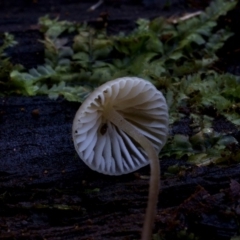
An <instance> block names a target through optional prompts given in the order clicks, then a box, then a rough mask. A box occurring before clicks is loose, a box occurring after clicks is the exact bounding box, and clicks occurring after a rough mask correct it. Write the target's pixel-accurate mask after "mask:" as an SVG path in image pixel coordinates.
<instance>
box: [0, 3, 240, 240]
mask: <svg viewBox="0 0 240 240" xmlns="http://www.w3.org/2000/svg"><path fill="white" fill-rule="evenodd" d="M10 2H11V1H9V3H10ZM196 2H197V1H196ZM94 3H95V1H90V2H87V1H85V2H84V1H83V3H81V4H80V3H78V2H77V1H69V2H67V1H63V4H60V1H59V2H58V1H50V4H49V5H45V4H42V3H41V2H40V1H39V3H37V2H35V1H33V2H31V1H20V2H19V4H16V5H14V6H12V5H11V6H10V5H9V4H8V2H7V1H3V2H2V3H1V4H2V5H1V10H0V31H1V32H6V31H8V32H10V33H12V34H14V35H16V39H17V40H18V41H19V43H20V44H19V45H18V46H17V47H14V48H13V50H9V54H10V56H11V58H12V61H13V62H14V63H21V64H24V65H25V66H26V67H28V68H30V67H34V66H37V65H38V64H42V63H43V61H44V52H43V51H44V49H43V46H42V45H41V44H40V43H39V42H38V39H41V38H42V34H41V33H40V32H39V30H38V26H37V19H38V17H41V16H43V15H45V14H47V13H50V15H51V16H54V17H57V16H59V17H60V18H61V19H68V20H75V21H88V22H90V23H91V24H93V25H94V24H96V22H97V20H96V19H97V17H98V16H99V14H100V13H101V12H102V11H106V10H107V11H109V15H110V16H109V26H108V30H109V31H110V32H112V34H114V33H116V31H126V32H128V31H130V30H131V29H133V27H134V21H135V20H136V19H137V18H138V17H146V18H153V17H156V16H157V15H158V14H159V12H158V10H156V9H154V10H153V9H147V10H146V9H144V8H143V6H142V5H141V4H139V3H138V2H137V1H136V2H134V1H133V2H131V4H130V3H129V4H126V3H123V4H122V5H121V8H119V7H116V6H115V5H114V4H113V5H111V4H110V5H109V6H108V7H106V6H102V7H100V8H99V9H97V11H96V12H93V13H87V12H86V9H88V8H89V7H90V6H91V5H92V4H94ZM133 10H134V11H133ZM171 11H172V13H173V12H174V11H186V9H185V8H183V7H179V5H175V6H174V8H173V9H171ZM121 12H124V13H125V14H121ZM130 13H133V14H130ZM170 13H171V12H169V11H168V12H166V11H164V12H163V13H162V14H165V15H169V14H170ZM235 14H236V13H235ZM234 18H236V15H233V19H234ZM234 26H235V25H233V29H234ZM237 37H239V35H237V34H236V38H237ZM231 41H233V40H230V43H231ZM229 48H230V50H231V51H230V52H232V53H233V54H234V56H235V58H234V60H233V59H232V58H230V57H229V55H227V53H226V51H225V52H221V54H222V56H226V58H224V59H225V60H226V59H228V58H229V59H230V60H229V61H228V62H226V61H222V62H221V63H220V64H219V66H220V67H223V68H224V69H230V70H231V71H234V72H235V73H236V72H237V71H239V61H238V60H237V59H238V57H239V55H238V52H236V51H234V48H233V45H231V47H229ZM222 58H223V57H222ZM239 59H240V58H239ZM78 108H79V104H78V103H70V102H67V101H65V100H63V99H58V100H56V101H53V100H50V99H48V98H47V97H19V96H18V97H14V96H9V97H1V98H0V239H83V240H93V239H96V240H106V239H114V240H121V239H125V240H128V239H129V240H130V239H139V238H140V233H141V228H142V224H143V218H144V214H145V208H146V204H147V196H148V187H149V185H148V176H149V167H145V168H142V169H140V170H139V171H137V172H135V173H131V174H127V175H123V176H118V177H113V176H105V175H102V174H98V173H96V172H94V171H91V170H90V169H89V168H88V167H87V166H86V165H85V164H84V163H83V162H82V161H81V160H80V159H79V157H78V156H77V154H76V153H75V150H74V147H73V142H72V137H71V125H72V121H73V118H74V114H75V112H76V111H77V109H78ZM215 128H216V129H218V130H219V131H221V130H224V129H225V128H228V124H227V123H226V122H224V121H222V120H221V119H219V120H218V119H216V121H215ZM173 130H174V133H179V132H181V133H182V132H184V133H186V134H188V133H189V132H188V131H190V130H189V121H188V120H187V119H185V120H183V121H181V122H179V123H178V124H177V125H175V127H174V128H173ZM235 135H236V136H238V137H239V135H240V134H239V132H238V131H237V130H235ZM160 163H161V168H162V177H161V191H160V194H159V203H158V209H157V216H156V221H155V225H154V234H156V233H158V232H159V233H161V234H162V236H165V239H169V240H172V239H175V237H176V236H178V237H179V239H204V240H206V239H207V240H208V239H209V240H230V239H231V238H232V237H233V236H237V235H239V220H240V185H239V182H240V165H239V164H237V163H236V164H233V163H231V164H229V165H225V166H224V167H223V166H214V165H209V166H202V167H196V166H192V165H190V164H188V163H187V162H186V159H185V158H182V159H181V160H176V159H174V157H170V158H163V159H161V162H160ZM174 164H179V165H180V166H184V168H183V170H182V171H180V172H179V173H178V174H175V175H172V176H169V175H167V174H166V173H167V169H168V167H169V166H172V165H174Z"/></svg>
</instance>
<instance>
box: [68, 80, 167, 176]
mask: <svg viewBox="0 0 240 240" xmlns="http://www.w3.org/2000/svg"><path fill="white" fill-rule="evenodd" d="M111 108H113V109H114V110H115V111H117V112H118V113H119V114H121V115H122V116H123V117H124V118H125V120H127V121H128V122H130V123H131V124H132V125H133V126H134V127H135V128H136V129H137V130H138V131H139V132H140V133H141V134H143V135H144V136H145V137H146V138H147V139H148V140H149V141H151V142H152V144H153V146H154V148H155V149H156V151H157V152H158V153H159V152H160V150H161V148H162V147H163V145H164V144H165V142H166V139H167V135H168V107H167V104H166V101H165V98H164V96H163V95H162V93H161V92H160V91H158V90H157V89H156V88H155V86H154V85H152V84H151V83H150V82H148V81H146V80H143V79H141V78H137V77H123V78H118V79H115V80H112V81H109V82H106V83H105V84H103V85H102V86H100V87H98V88H97V89H95V90H94V91H93V92H92V93H91V94H90V95H89V97H88V98H87V99H86V100H85V101H84V102H83V103H82V105H81V106H80V108H79V109H78V111H77V113H76V115H75V118H74V121H73V127H72V136H73V141H74V146H75V149H76V151H77V153H78V155H79V156H80V158H81V159H82V160H83V161H84V162H85V163H86V165H88V166H89V167H90V168H91V169H93V170H95V171H97V172H100V173H104V174H108V175H121V174H126V173H130V172H133V171H135V170H137V169H139V168H141V167H143V166H146V165H147V164H149V160H148V158H147V156H146V153H145V151H144V150H143V149H142V148H141V146H140V145H138V144H137V143H136V142H135V141H134V140H133V139H132V138H131V137H129V136H128V135H127V134H126V133H125V132H123V131H122V130H121V129H119V128H118V127H116V126H115V125H113V124H112V123H111V122H110V121H109V120H108V119H107V117H106V116H107V114H105V113H106V112H107V111H108V109H111Z"/></svg>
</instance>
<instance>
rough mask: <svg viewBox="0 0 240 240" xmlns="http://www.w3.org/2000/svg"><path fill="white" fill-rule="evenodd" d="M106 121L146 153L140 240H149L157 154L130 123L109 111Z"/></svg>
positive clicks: (157, 184) (157, 185)
mask: <svg viewBox="0 0 240 240" xmlns="http://www.w3.org/2000/svg"><path fill="white" fill-rule="evenodd" d="M107 115H108V116H107V117H108V120H110V121H111V122H112V123H113V124H114V125H115V126H117V127H118V128H119V129H121V130H122V131H124V132H125V133H127V134H128V135H129V136H130V137H132V138H133V139H134V140H135V141H136V142H137V143H139V144H140V146H141V147H142V148H143V149H144V150H145V152H146V153H147V155H148V157H149V160H150V167H151V176H150V183H149V184H150V185H149V193H148V204H147V209H146V215H145V219H144V224H143V230H142V237H141V240H150V239H151V235H152V230H153V224H154V218H155V215H156V208H157V202H158V194H159V188H160V177H159V176H160V164H159V159H158V154H157V152H156V150H155V149H154V147H153V145H152V144H151V142H150V141H149V140H148V139H147V138H146V137H145V136H143V135H142V134H141V133H140V132H139V131H138V130H137V129H136V128H135V127H134V126H133V125H132V124H131V123H129V122H128V121H126V120H125V119H124V118H123V117H122V116H121V115H120V114H119V113H118V112H116V111H115V110H114V109H111V110H109V111H108V112H107Z"/></svg>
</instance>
